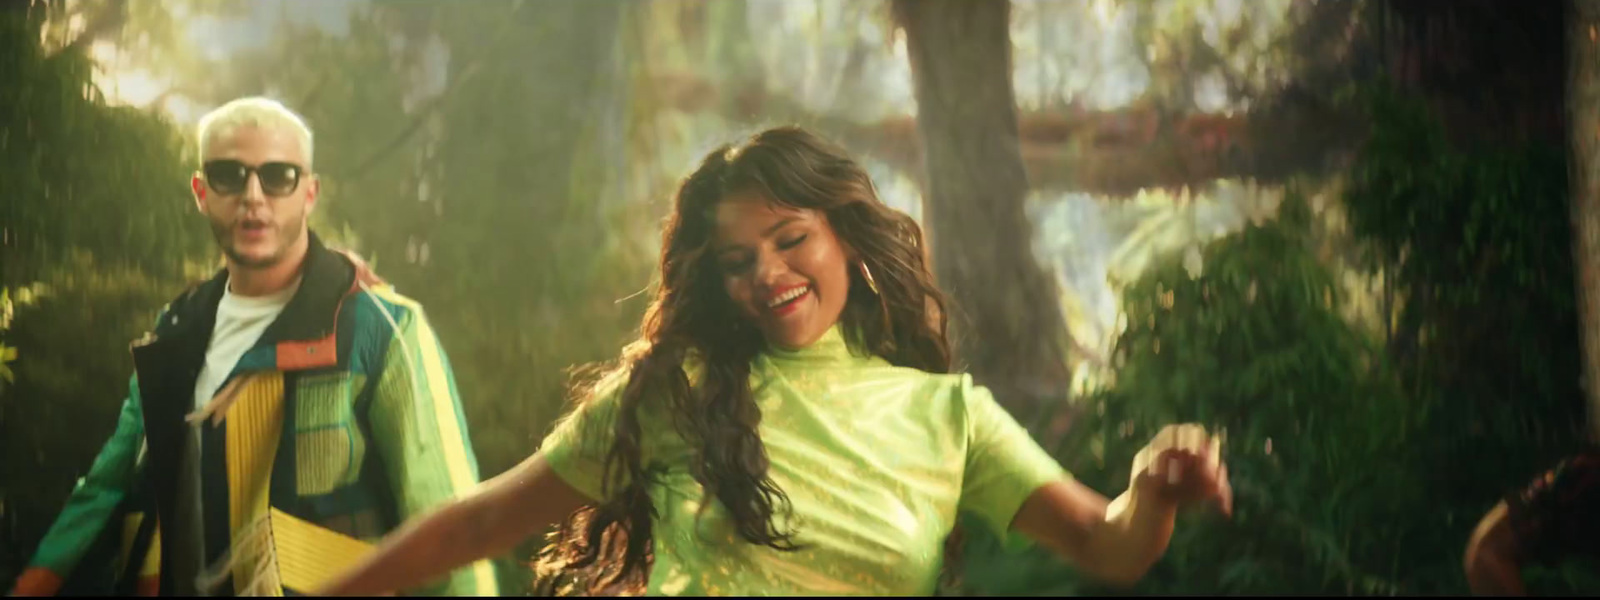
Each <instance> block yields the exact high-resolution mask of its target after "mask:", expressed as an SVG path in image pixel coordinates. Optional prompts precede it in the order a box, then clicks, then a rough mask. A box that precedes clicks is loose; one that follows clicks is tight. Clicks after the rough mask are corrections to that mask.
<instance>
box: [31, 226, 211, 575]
mask: <svg viewBox="0 0 1600 600" xmlns="http://www.w3.org/2000/svg"><path fill="white" fill-rule="evenodd" d="M44 279H45V280H46V281H48V282H49V284H47V285H44V286H41V287H42V289H43V293H42V296H41V297H40V298H38V299H37V300H36V301H34V302H33V303H31V304H26V305H19V306H18V307H17V309H16V319H15V320H14V322H13V323H12V328H11V329H10V330H9V331H6V332H4V333H5V335H6V340H7V343H9V344H15V346H16V347H17V348H21V349H23V351H24V356H25V360H21V361H18V362H17V363H15V367H16V369H15V370H16V382H15V384H14V385H12V386H10V387H8V388H5V389H4V390H0V432H3V433H0V456H5V457H6V459H5V460H4V461H0V482H3V484H0V501H3V504H4V506H5V513H6V516H7V519H6V520H5V521H4V525H3V528H0V540H4V543H0V548H4V550H0V583H4V582H7V581H9V578H10V577H11V576H12V573H8V572H5V570H6V569H10V568H17V567H20V565H21V564H22V562H24V561H25V560H26V558H27V553H29V552H31V551H32V550H33V548H34V547H35V546H36V545H37V544H38V542H39V540H40V538H42V537H43V536H44V533H45V530H46V528H48V527H49V525H50V523H51V521H52V518H53V515H55V514H56V513H57V512H59V511H60V510H61V506H62V503H63V502H65V501H66V498H67V494H68V492H70V491H71V489H72V486H73V485H74V482H75V481H76V480H77V478H79V477H81V476H83V475H84V474H85V473H86V472H87V471H88V469H89V465H90V464H91V463H92V462H94V457H95V455H96V454H97V453H98V452H99V451H100V444H101V443H103V442H104V441H105V440H106V439H107V438H109V437H110V435H111V432H112V430H113V429H114V428H115V426H116V419H117V413H118V410H119V409H120V407H121V403H122V400H123V398H124V397H125V396H126V395H127V389H128V377H129V375H130V374H131V373H132V371H133V357H132V355H131V354H130V353H129V352H128V344H129V342H131V341H132V340H134V339H137V338H138V337H139V336H140V335H141V334H142V333H143V332H144V331H147V330H149V328H150V326H151V324H152V323H153V322H154V320H155V315H156V312H157V310H158V309H159V308H160V307H161V306H162V305H163V304H164V303H165V302H166V301H167V300H169V299H170V298H171V297H172V296H173V295H175V293H176V292H175V290H178V289H181V287H182V285H183V282H182V280H177V279H171V278H163V277H153V276H151V275H149V274H148V273H146V272H144V271H142V270H139V269H137V268H133V267H127V266H107V265H102V264H98V263H97V262H95V260H94V258H93V257H92V255H90V254H88V253H86V252H81V251H79V252H74V253H73V254H72V255H71V256H70V257H69V258H68V259H67V260H66V261H65V262H64V263H63V264H61V265H59V266H57V267H54V268H52V269H51V270H50V271H48V272H46V273H45V274H44Z"/></svg>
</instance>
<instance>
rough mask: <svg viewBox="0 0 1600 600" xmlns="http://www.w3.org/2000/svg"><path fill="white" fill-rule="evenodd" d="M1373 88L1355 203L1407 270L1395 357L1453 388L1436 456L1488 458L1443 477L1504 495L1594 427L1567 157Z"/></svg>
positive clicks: (1388, 262)
mask: <svg viewBox="0 0 1600 600" xmlns="http://www.w3.org/2000/svg"><path fill="white" fill-rule="evenodd" d="M1370 101H1371V106H1372V115H1373V119H1374V124H1375V127H1374V129H1373V136H1372V139H1371V142H1370V143H1369V145H1368V147H1367V150H1366V152H1365V154H1364V156H1363V157H1362V160H1361V161H1360V162H1359V163H1358V164H1356V165H1355V166H1354V168H1353V170H1352V172H1351V181H1350V186H1349V188H1348V190H1347V193H1346V195H1345V204H1346V207H1347V210H1348V214H1349V216H1350V224H1351V230H1352V232H1353V233H1354V234H1355V235H1356V236H1358V237H1360V238H1362V239H1364V240H1366V241H1368V242H1369V243H1370V244H1371V246H1372V248H1373V250H1375V252H1374V254H1375V255H1376V256H1377V263H1376V264H1375V265H1374V266H1376V267H1381V268H1384V269H1386V270H1387V271H1389V272H1390V273H1393V276H1394V280H1395V281H1396V283H1397V287H1396V289H1395V290H1394V291H1395V293H1396V295H1397V296H1398V297H1399V298H1400V299H1401V307H1400V309H1399V310H1398V311H1397V314H1396V315H1394V316H1395V318H1396V321H1395V324H1394V326H1393V329H1394V331H1393V336H1392V338H1391V339H1390V340H1389V347H1390V356H1391V357H1392V358H1393V359H1394V361H1395V366H1396V368H1397V370H1398V371H1399V372H1400V373H1401V375H1402V377H1403V379H1404V381H1405V383H1406V386H1407V389H1408V390H1409V393H1411V394H1413V395H1416V396H1419V398H1420V397H1422V396H1429V395H1434V396H1439V398H1438V399H1434V400H1430V402H1434V403H1437V404H1439V406H1440V407H1441V410H1440V411H1438V412H1437V413H1435V414H1434V415H1433V417H1432V419H1431V423H1432V425H1433V427H1434V428H1433V430H1432V431H1433V433H1434V434H1435V437H1437V438H1438V439H1440V440H1441V443H1440V444H1439V445H1437V446H1433V447H1430V448H1428V449H1426V450H1423V451H1425V452H1429V453H1432V455H1431V457H1430V460H1435V461H1441V462H1442V461H1448V460H1467V461H1470V462H1472V463H1473V464H1477V465H1479V469H1478V470H1476V471H1475V472H1470V473H1469V472H1465V471H1461V470H1452V469H1445V470H1441V471H1440V472H1439V473H1438V474H1437V476H1436V477H1433V478H1431V479H1432V483H1433V484H1434V485H1436V486H1438V487H1440V488H1441V490H1443V491H1444V492H1445V493H1448V494H1457V495H1459V497H1468V496H1475V497H1482V496H1484V495H1486V494H1495V493H1498V492H1500V491H1503V489H1502V488H1503V486H1504V485H1505V483H1504V482H1508V481H1514V480H1516V479H1517V478H1520V477H1524V476H1526V474H1527V473H1529V472H1530V471H1531V470H1532V469H1534V468H1536V467H1537V466H1539V465H1541V464H1544V463H1547V462H1549V461H1550V460H1551V459H1553V457H1554V456H1556V455H1559V454H1561V453H1564V452H1567V451H1569V450H1570V449H1571V447H1572V445H1573V444H1574V443H1575V442H1576V441H1577V440H1578V438H1579V436H1581V435H1582V424H1583V420H1584V419H1583V402H1582V392H1581V390H1580V389H1579V387H1578V380H1579V356H1580V354H1581V352H1580V349H1579V342H1578V322H1577V320H1576V311H1575V310H1574V306H1575V304H1574V287H1573V285H1574V284H1573V275H1574V272H1573V265H1572V249H1571V248H1572V246H1571V235H1570V232H1571V221H1570V218H1571V217H1570V213H1569V210H1568V201H1567V189H1566V168H1567V164H1566V158H1565V156H1564V153H1563V152H1562V149H1561V148H1558V147H1547V146H1533V147H1489V148H1467V149H1458V148H1455V147H1454V146H1453V145H1452V144H1451V143H1450V142H1449V140H1448V139H1447V137H1446V135H1445V132H1444V131H1443V130H1442V128H1441V127H1440V125H1439V123H1438V122H1437V121H1436V120H1435V119H1434V118H1433V117H1432V115H1431V113H1430V112H1429V111H1428V107H1427V106H1426V105H1424V104H1422V103H1421V102H1420V101H1419V100H1416V99H1414V98H1409V97H1405V96H1400V95H1397V94H1394V93H1392V92H1388V91H1386V90H1383V89H1378V90H1374V91H1373V92H1371V93H1370ZM1444 406H1448V407H1449V408H1450V410H1442V408H1443V407H1444ZM1459 431H1468V432H1471V433H1473V434H1474V435H1475V436H1477V437H1475V438H1466V437H1461V436H1455V435H1449V434H1452V433H1454V432H1459ZM1446 439H1451V440H1454V441H1453V442H1450V443H1444V442H1443V441H1442V440H1446ZM1508 449H1513V450H1512V451H1507V450H1508Z"/></svg>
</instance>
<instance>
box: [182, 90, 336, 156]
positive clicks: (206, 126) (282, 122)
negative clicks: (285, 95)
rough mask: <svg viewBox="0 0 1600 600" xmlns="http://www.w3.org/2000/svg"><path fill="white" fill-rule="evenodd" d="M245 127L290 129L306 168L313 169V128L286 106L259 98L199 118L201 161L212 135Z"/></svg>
mask: <svg viewBox="0 0 1600 600" xmlns="http://www.w3.org/2000/svg"><path fill="white" fill-rule="evenodd" d="M244 126H253V127H260V128H263V129H267V128H271V129H281V130H287V131H288V132H289V133H291V134H293V135H294V137H295V139H296V140H298V141H299V142H300V149H301V150H303V151H304V152H305V153H306V165H305V166H306V168H308V169H309V168H311V128H310V127H307V126H306V122H305V119H302V118H300V115H297V114H295V112H294V111H292V110H289V108H288V107H286V106H284V105H283V103H281V102H278V101H277V100H273V99H271V98H263V97H259V96H254V97H249V98H239V99H237V100H233V101H231V102H228V103H227V104H224V105H222V106H219V107H217V108H216V110H213V111H211V112H209V113H206V115H205V116H204V117H200V126H199V131H198V137H199V141H200V160H202V161H204V160H205V157H206V149H207V148H209V147H210V146H211V138H212V137H213V136H216V135H226V134H229V133H232V132H233V130H235V129H237V128H239V127H244Z"/></svg>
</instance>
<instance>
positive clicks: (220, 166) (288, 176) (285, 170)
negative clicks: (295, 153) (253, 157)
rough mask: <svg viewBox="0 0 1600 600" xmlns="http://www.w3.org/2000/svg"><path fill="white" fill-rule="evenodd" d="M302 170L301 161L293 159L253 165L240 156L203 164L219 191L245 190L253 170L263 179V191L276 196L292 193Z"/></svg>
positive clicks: (298, 185)
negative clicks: (239, 159) (291, 160)
mask: <svg viewBox="0 0 1600 600" xmlns="http://www.w3.org/2000/svg"><path fill="white" fill-rule="evenodd" d="M302 170H303V169H301V168H300V165H297V164H294V163H286V162H267V163H261V164H260V165H256V166H253V167H252V166H250V165H246V164H244V163H242V162H239V161H237V160H213V161H207V162H206V163H205V164H204V165H201V167H200V172H201V174H203V175H205V178H206V185H208V186H211V189H213V190H216V192H217V193H218V194H238V193H240V192H243V191H244V188H245V186H246V185H248V184H249V182H250V174H251V173H255V174H256V179H257V180H258V181H260V182H261V191H262V193H265V194H266V195H268V196H273V197H277V196H287V195H289V194H293V193H294V190H295V188H298V187H300V174H301V171H302Z"/></svg>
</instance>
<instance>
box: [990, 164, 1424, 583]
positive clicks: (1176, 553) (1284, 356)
mask: <svg viewBox="0 0 1600 600" xmlns="http://www.w3.org/2000/svg"><path fill="white" fill-rule="evenodd" d="M1282 213H1283V214H1282V216H1281V217H1280V219H1279V220H1278V221H1277V222H1275V223H1272V224H1269V225H1266V226H1254V225H1252V226H1248V227H1247V228H1246V229H1245V230H1244V231H1243V232H1241V233H1238V234H1235V235H1233V236H1229V237H1228V238H1224V239H1223V240H1220V241H1218V242H1216V243H1214V244H1211V245H1210V246H1208V247H1207V248H1206V249H1205V250H1204V253H1203V258H1204V261H1205V264H1206V265H1207V267H1206V269H1205V272H1204V274H1203V275H1201V276H1198V277H1192V276H1191V275H1190V274H1189V271H1187V270H1186V269H1185V268H1184V265H1183V264H1182V263H1183V261H1182V256H1181V254H1176V255H1169V256H1167V257H1164V258H1163V259H1162V260H1159V261H1157V262H1156V263H1155V264H1153V265H1152V267H1151V268H1150V269H1149V270H1148V271H1147V272H1146V273H1145V274H1144V275H1143V276H1142V277H1141V278H1140V279H1139V280H1138V281H1137V282H1135V283H1134V284H1133V285H1131V286H1130V287H1129V288H1128V289H1127V290H1126V291H1125V292H1124V296H1123V298H1124V311H1125V314H1126V318H1127V328H1126V330H1125V331H1124V332H1123V333H1122V335H1121V336H1120V337H1119V339H1118V342H1117V348H1116V352H1117V361H1118V363H1119V364H1120V365H1121V368H1120V369H1119V370H1118V372H1117V373H1116V380H1115V382H1114V383H1113V384H1111V385H1110V387H1108V388H1107V389H1104V390H1101V391H1100V392H1099V393H1096V394H1093V395H1090V396H1089V397H1087V398H1086V399H1084V400H1083V403H1082V404H1081V405H1080V406H1079V407H1078V409H1079V410H1078V415H1079V416H1078V417H1077V423H1076V424H1075V425H1074V427H1073V432H1072V434H1071V435H1069V436H1068V438H1067V439H1066V441H1065V442H1064V445H1063V449H1062V452H1061V454H1062V456H1063V462H1064V464H1066V465H1067V466H1068V467H1069V468H1070V469H1071V470H1072V471H1073V472H1074V473H1075V474H1076V476H1077V477H1079V478H1080V479H1081V480H1082V481H1084V482H1085V483H1086V484H1088V485H1090V486H1091V487H1094V488H1096V489H1099V490H1103V491H1106V492H1108V493H1118V492H1120V491H1121V490H1123V489H1125V488H1126V487H1127V482H1128V478H1129V470H1128V469H1129V463H1130V459H1131V457H1132V456H1133V454H1134V453H1135V452H1137V451H1138V449H1139V448H1141V447H1142V446H1143V445H1144V444H1145V443H1146V442H1148V441H1149V440H1150V438H1151V436H1153V435H1154V434H1155V432H1156V431H1157V430H1158V429H1159V428H1160V427H1161V426H1162V425H1164V424H1167V423H1173V422H1200V423H1205V424H1207V425H1208V426H1210V427H1212V428H1214V429H1215V430H1218V431H1222V432H1225V435H1226V436H1227V447H1226V448H1225V453H1226V457H1227V460H1228V464H1229V469H1230V477H1231V479H1232V481H1233V486H1234V490H1235V493H1236V503H1235V516H1234V519H1233V520H1232V521H1222V520H1221V519H1220V518H1218V517H1214V516H1209V515H1198V514H1197V515H1190V516H1186V517H1184V518H1183V519H1181V520H1180V527H1179V529H1178V532H1177V534H1176V535H1175V536H1174V539H1173V542H1172V546H1171V549H1170V550H1169V551H1168V553H1167V558H1166V559H1165V560H1163V561H1162V562H1161V563H1159V564H1158V565H1157V566H1156V568H1155V569H1154V570H1153V571H1152V572H1151V573H1150V575H1149V576H1147V578H1146V581H1145V582H1143V583H1142V584H1141V585H1140V586H1139V588H1138V591H1140V592H1142V593H1158V594H1161V593H1215V594H1256V593H1329V594H1351V593H1358V594H1368V593H1394V592H1397V591H1401V590H1402V589H1403V588H1402V587H1401V585H1402V584H1401V582H1400V580H1399V575H1400V572H1399V569H1400V567H1401V566H1402V565H1400V564H1397V563H1394V562H1392V561H1389V560H1386V559H1387V558H1388V557H1390V556H1393V555H1392V554H1390V553H1389V550H1390V549H1393V548H1396V547H1403V546H1405V545H1409V544H1413V543H1414V541H1413V540H1414V539H1415V538H1416V537H1417V535H1418V533H1417V531H1418V530H1420V529H1422V528H1425V527H1428V526H1431V525H1432V523H1431V522H1415V521H1413V522H1400V523H1392V524H1391V522H1392V521H1394V520H1395V517H1396V516H1397V515H1398V514H1399V513H1397V512H1396V511H1397V510H1403V509H1405V508H1410V509H1412V510H1413V511H1414V512H1413V514H1417V511H1418V510H1419V509H1420V508H1421V507H1422V506H1423V505H1424V498H1423V497H1422V496H1421V494H1422V492H1421V491H1419V490H1416V489H1415V488H1412V489H1406V488H1404V487H1393V488H1392V487H1390V485H1389V484H1390V482H1395V481H1402V480H1403V479H1404V476H1405V474H1404V473H1402V472H1399V471H1398V469H1399V468H1400V467H1399V466H1398V464H1396V463H1395V462H1394V461H1392V460H1389V459H1390V458H1392V457H1394V456H1397V455H1399V454H1401V453H1403V452H1404V448H1405V447H1406V446H1407V445H1408V444H1410V443H1414V441H1415V438H1414V437H1412V436H1411V435H1410V434H1411V432H1412V431H1413V430H1414V429H1415V428H1416V424H1417V423H1418V422H1419V421H1420V419H1421V418H1422V415H1421V414H1420V412H1419V410H1418V408H1417V407H1415V406H1414V405H1412V404H1411V403H1409V402H1407V401H1406V400H1405V399H1404V398H1403V397H1402V396H1401V395H1400V394H1399V389H1398V386H1396V385H1395V383H1394V379H1393V378H1392V377H1391V376H1390V375H1389V374H1388V373H1386V372H1385V371H1384V369H1383V368H1382V360H1381V356H1379V351H1380V349H1379V348H1377V347H1376V346H1375V345H1374V344H1372V343H1370V342H1369V341H1368V340H1366V339H1364V338H1363V337H1362V336H1361V335H1360V334H1359V333H1358V332H1357V331H1356V330H1355V329H1353V328H1352V327H1351V326H1350V325H1349V324H1347V323H1345V322H1344V321H1343V320H1342V319H1341V318H1340V316H1339V312H1338V303H1339V302H1340V297H1339V296H1340V292H1339V288H1338V287H1337V286H1336V285H1335V279H1334V277H1333V274H1332V273H1331V272H1330V271H1329V270H1328V269H1327V268H1326V267H1325V266H1323V265H1322V264H1321V263H1320V262H1319V261H1318V260H1317V258H1316V256H1315V254H1314V252H1313V248H1312V247H1311V246H1310V244H1309V241H1308V240H1309V238H1310V235H1309V233H1310V231H1309V225H1310V224H1309V219H1310V216H1309V211H1308V209H1307V208H1306V206H1305V204H1304V202H1303V201H1302V200H1301V199H1300V197H1299V196H1298V195H1295V194H1290V195H1289V197H1288V198H1287V199H1286V200H1285V203H1284V207H1283V209H1282ZM1380 490H1382V491H1381V492H1380ZM1362 522H1367V523H1385V524H1386V525H1385V526H1384V527H1373V528H1366V529H1365V530H1358V529H1355V528H1353V527H1351V525H1352V524H1354V523H1362ZM1028 556H1029V558H1030V559H1031V560H1029V561H1025V562H1024V564H1028V565H1029V567H1028V569H1029V573H1030V574H1029V575H1028V576H1026V577H1017V576H1016V575H1014V574H1013V573H1012V572H1011V570H1010V569H1008V568H1007V567H1005V566H1003V565H1001V564H999V563H998V562H996V563H994V564H987V565H983V566H980V564H981V563H975V564H973V565H972V566H971V567H969V569H968V572H969V579H970V580H971V581H972V582H973V584H974V585H980V586H981V585H984V580H983V579H980V577H982V578H987V579H988V580H989V581H991V582H993V583H996V584H998V583H1000V582H1007V583H1006V586H1007V587H1004V588H996V589H993V590H989V589H985V591H986V592H987V591H993V592H995V593H1002V592H1004V593H1016V592H1022V591H1028V590H1031V591H1032V592H1031V593H1037V592H1043V591H1046V590H1052V591H1057V592H1061V593H1089V592H1099V593H1105V592H1108V591H1109V590H1104V589H1101V588H1098V587H1095V586H1093V585H1089V584H1087V583H1086V582H1082V581H1079V580H1078V579H1077V578H1076V577H1071V576H1068V575H1066V570H1065V569H1063V568H1062V567H1060V566H1059V563H1057V562H1056V559H1054V558H1051V557H1047V556H1044V555H1043V553H1042V552H1033V553H1032V554H1029V555H1028ZM975 560H976V559H975ZM992 560H993V559H992ZM991 569H993V571H991Z"/></svg>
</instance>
